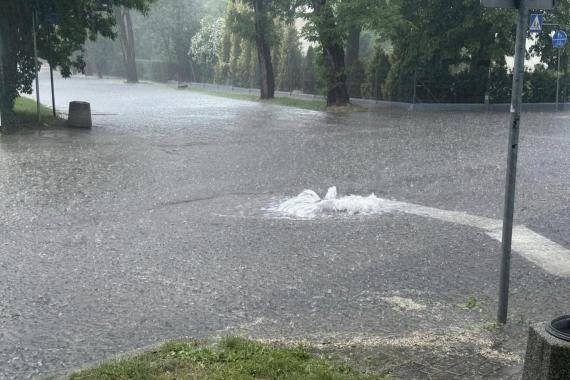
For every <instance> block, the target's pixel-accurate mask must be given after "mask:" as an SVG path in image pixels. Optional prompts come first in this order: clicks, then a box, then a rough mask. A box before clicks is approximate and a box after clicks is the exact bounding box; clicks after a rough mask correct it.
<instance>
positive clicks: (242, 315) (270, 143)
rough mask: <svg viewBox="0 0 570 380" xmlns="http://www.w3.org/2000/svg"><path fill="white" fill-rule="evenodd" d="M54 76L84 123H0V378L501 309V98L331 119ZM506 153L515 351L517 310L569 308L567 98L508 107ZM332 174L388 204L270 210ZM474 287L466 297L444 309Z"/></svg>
mask: <svg viewBox="0 0 570 380" xmlns="http://www.w3.org/2000/svg"><path fill="white" fill-rule="evenodd" d="M46 79H47V78H46V77H45V76H44V77H43V84H42V97H43V101H44V103H45V102H46V101H45V99H48V94H49V85H48V86H46V84H48V83H49V82H48V81H47V80H46ZM56 89H57V92H56V99H57V102H58V108H59V109H60V110H65V109H66V104H67V103H68V102H69V101H71V100H84V101H89V102H90V103H91V107H92V112H93V122H94V128H93V129H92V130H90V131H82V130H67V129H61V130H44V131H34V132H31V131H30V132H27V133H20V134H17V135H5V136H0V379H13V378H36V377H41V376H46V375H49V374H50V373H53V372H54V371H61V370H63V369H66V368H67V369H69V368H74V367H77V366H82V365H86V364H89V363H92V362H94V361H98V360H102V359H105V358H109V357H112V356H113V355H115V354H117V353H120V352H123V351H126V350H130V349H134V348H138V347H142V346H145V345H149V344H153V343H156V342H159V341H161V340H165V339H172V338H180V337H204V336H210V335H216V334H239V333H243V334H247V335H251V336H253V337H260V338H281V337H285V338H291V339H294V338H297V337H311V338H314V339H333V338H343V337H351V338H352V337H362V338H363V339H372V338H377V337H382V338H386V337H393V336H395V335H400V334H403V335H404V336H408V335H410V334H414V333H418V332H425V331H440V329H442V328H445V327H447V326H452V327H454V328H461V329H467V330H468V329H469V327H470V326H479V325H483V324H485V323H487V322H489V321H493V320H494V319H495V308H496V298H497V297H496V294H497V286H498V266H499V255H500V242H499V241H498V240H497V239H496V238H493V237H492V236H491V235H492V234H493V232H494V231H495V230H494V228H495V223H497V221H498V222H499V223H500V220H501V218H502V204H503V192H504V176H505V163H506V145H507V137H506V126H507V120H508V115H507V114H505V113H451V112H443V113H407V112H402V111H388V110H382V111H377V112H357V113H352V114H328V113H323V112H315V111H307V110H300V109H295V108H285V107H278V106H274V105H269V104H262V103H256V102H244V101H238V100H231V99H226V98H221V97H213V96H208V95H204V94H200V93H197V92H192V91H186V90H176V89H174V88H172V87H170V86H167V85H158V84H138V85H127V84H124V83H122V82H121V81H118V80H97V79H91V78H74V79H71V80H63V79H59V78H58V79H57V80H56ZM519 152H520V153H519V154H520V156H519V177H518V178H519V184H518V188H517V203H516V214H515V224H516V225H517V226H521V228H522V227H524V228H525V231H527V232H525V235H524V237H525V239H527V240H525V241H524V242H521V243H520V244H519V246H518V247H519V248H520V254H519V253H518V252H515V253H514V254H513V273H512V275H513V277H512V300H511V315H512V318H513V320H516V321H519V320H520V321H522V322H521V324H520V328H518V329H517V328H514V329H513V331H511V332H509V333H508V334H510V340H508V342H509V343H508V344H507V345H506V346H505V350H506V351H508V352H512V353H513V354H516V355H520V354H521V351H523V350H524V340H521V338H520V337H521V336H523V334H524V333H525V331H524V330H525V328H526V327H525V324H526V323H528V322H533V321H542V320H550V319H552V318H553V317H555V316H558V315H562V314H564V313H568V311H569V309H570V300H569V298H568V294H570V281H569V278H570V271H568V272H566V270H567V269H568V268H570V253H569V252H570V206H569V204H568V199H569V196H570V194H569V189H570V113H558V114H554V113H528V114H524V115H523V125H522V131H521V144H520V151H519ZM332 186H336V187H337V190H338V194H339V197H341V196H347V195H352V194H354V195H358V196H362V197H368V196H370V195H371V194H375V196H376V197H378V199H379V201H377V202H382V201H384V200H385V201H386V202H388V201H390V202H392V203H390V205H391V206H393V207H389V208H388V209H386V210H384V211H382V210H381V211H382V212H374V213H372V212H370V213H366V212H364V213H363V212H362V210H363V209H362V208H360V209H357V212H349V213H346V210H351V208H350V207H352V206H349V207H347V206H346V205H343V207H336V206H335V207H336V208H335V207H332V208H328V209H327V210H328V212H329V213H330V210H332V212H333V213H335V212H337V211H339V212H340V213H337V214H335V215H334V217H328V218H318V217H314V218H303V217H300V218H297V217H295V216H296V215H297V214H293V215H292V217H291V215H274V214H272V213H271V212H267V210H268V209H271V207H274V208H275V207H278V205H281V204H282V203H283V202H285V201H287V200H288V199H290V198H292V197H296V196H298V195H299V194H300V193H301V192H302V191H303V190H313V191H314V192H315V193H316V195H317V198H314V199H315V200H316V201H321V198H325V194H326V193H327V189H329V188H330V187H332ZM319 197H320V198H319ZM331 197H332V195H331ZM334 198H336V196H335V197H334ZM331 199H332V198H331ZM325 200H326V198H325ZM276 205H277V206H276ZM410 205H413V207H411V206H410ZM363 207H364V206H363ZM367 207H368V206H367ZM422 207H423V208H422ZM445 212H453V213H452V214H450V213H445ZM300 215H301V216H304V214H300ZM311 215H312V214H311ZM311 215H310V216H311ZM462 215H463V216H462ZM284 216H285V217H284ZM287 216H290V217H287ZM465 219H469V222H462V220H463V221H464V220H465ZM529 231H530V232H529ZM516 236H517V235H516V232H515V239H516ZM520 236H523V235H520ZM529 236H530V237H529ZM533 239H534V240H533ZM540 239H542V240H540ZM530 240H532V241H530ZM537 242H538V243H537ZM537 245H546V246H548V247H549V248H548V249H549V251H548V252H554V254H553V255H555V256H556V258H557V260H558V261H557V264H556V267H557V268H560V271H555V270H553V269H552V265H549V264H548V262H547V261H548V260H549V257H546V258H545V257H542V256H540V252H537V248H536V246H537ZM514 249H515V251H517V246H516V244H515V246H514ZM566 254H568V256H567V257H568V261H564V258H565V257H566V256H565V255H566ZM550 257H554V256H550ZM565 273H568V274H569V275H568V276H566V275H565ZM470 297H475V298H476V299H477V300H478V301H479V302H480V305H481V310H480V311H470V310H465V309H464V308H462V307H460V305H462V304H465V302H466V300H467V299H469V298H470ZM400 299H404V300H411V301H413V303H411V304H410V303H409V302H408V303H407V305H420V306H414V307H406V306H404V307H399V306H398V305H394V301H393V300H396V301H397V303H398V302H400V301H399V300H400ZM400 303H401V302H400ZM519 364H520V363H519Z"/></svg>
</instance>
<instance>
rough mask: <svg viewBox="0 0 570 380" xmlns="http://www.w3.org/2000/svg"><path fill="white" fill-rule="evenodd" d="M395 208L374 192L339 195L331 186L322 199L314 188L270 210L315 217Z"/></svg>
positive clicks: (283, 213)
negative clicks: (365, 194)
mask: <svg viewBox="0 0 570 380" xmlns="http://www.w3.org/2000/svg"><path fill="white" fill-rule="evenodd" d="M393 210H394V208H393V207H392V206H390V201H386V200H384V199H381V198H378V197H376V195H374V194H371V195H369V196H367V197H363V196H359V195H348V196H344V197H339V196H338V192H337V189H336V187H331V188H329V189H328V191H327V194H326V195H325V197H324V198H322V199H321V197H320V196H319V195H318V194H317V193H315V192H314V191H313V190H305V191H303V192H302V193H301V194H299V195H298V196H296V197H294V198H291V199H288V200H286V201H285V202H283V203H281V204H279V205H277V206H275V207H272V208H270V209H269V210H268V211H271V212H273V213H277V214H280V215H283V216H287V217H292V218H303V219H314V218H318V217H321V216H331V215H338V214H345V215H356V214H360V215H377V214H383V213H386V212H390V211H393Z"/></svg>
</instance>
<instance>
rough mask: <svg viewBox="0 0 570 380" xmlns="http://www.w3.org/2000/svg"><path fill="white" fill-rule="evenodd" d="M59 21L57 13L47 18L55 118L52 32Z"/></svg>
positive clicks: (52, 100) (53, 100)
mask: <svg viewBox="0 0 570 380" xmlns="http://www.w3.org/2000/svg"><path fill="white" fill-rule="evenodd" d="M58 21H59V16H58V15H57V14H56V13H51V14H49V15H48V16H47V18H46V22H47V24H48V37H47V39H48V49H49V57H48V63H49V78H50V82H51V106H52V112H53V117H54V119H55V117H56V113H55V89H54V86H53V66H52V61H53V44H52V34H53V30H54V28H55V25H56V24H57V23H58Z"/></svg>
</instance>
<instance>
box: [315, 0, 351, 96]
mask: <svg viewBox="0 0 570 380" xmlns="http://www.w3.org/2000/svg"><path fill="white" fill-rule="evenodd" d="M313 10H314V12H315V13H316V20H317V21H316V26H317V30H318V33H319V40H320V42H321V45H322V47H323V56H324V61H325V68H326V76H327V105H328V106H347V105H348V104H349V103H350V97H349V95H348V88H347V85H346V66H345V61H344V46H343V43H342V41H340V40H339V39H338V38H337V36H336V33H335V31H336V30H337V28H338V26H337V24H336V20H335V16H334V13H333V11H332V9H331V8H330V7H329V6H328V5H327V0H313Z"/></svg>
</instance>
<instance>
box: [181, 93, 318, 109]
mask: <svg viewBox="0 0 570 380" xmlns="http://www.w3.org/2000/svg"><path fill="white" fill-rule="evenodd" d="M190 91H194V92H199V93H201V94H206V95H212V96H220V97H222V98H229V99H236V100H247V101H252V102H257V101H260V102H263V103H266V104H275V105H279V106H286V107H295V108H302V109H306V110H313V111H322V110H325V109H326V105H325V102H324V101H322V100H309V99H296V98H275V99H271V100H260V99H259V96H257V95H249V94H240V93H231V92H223V91H208V90H203V89H200V88H192V87H190Z"/></svg>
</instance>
